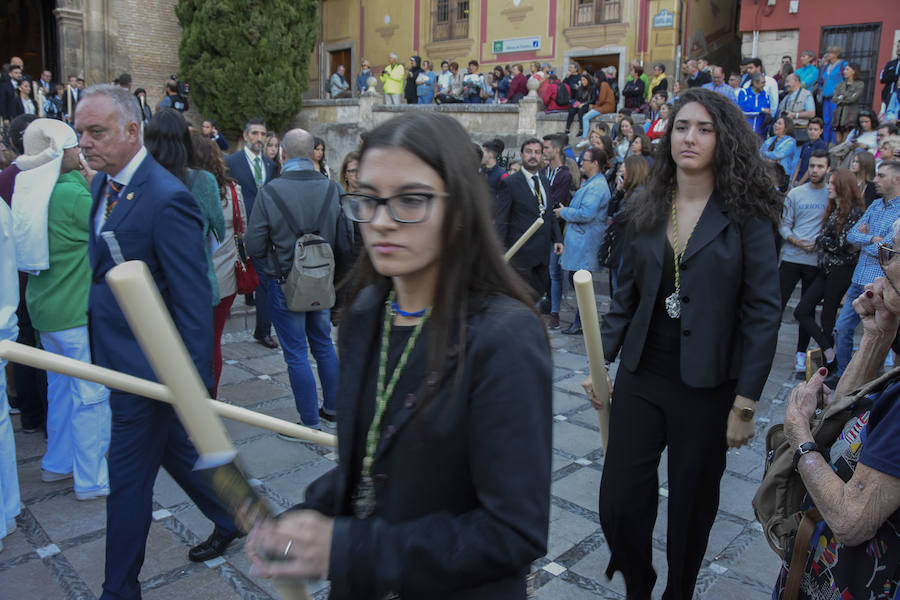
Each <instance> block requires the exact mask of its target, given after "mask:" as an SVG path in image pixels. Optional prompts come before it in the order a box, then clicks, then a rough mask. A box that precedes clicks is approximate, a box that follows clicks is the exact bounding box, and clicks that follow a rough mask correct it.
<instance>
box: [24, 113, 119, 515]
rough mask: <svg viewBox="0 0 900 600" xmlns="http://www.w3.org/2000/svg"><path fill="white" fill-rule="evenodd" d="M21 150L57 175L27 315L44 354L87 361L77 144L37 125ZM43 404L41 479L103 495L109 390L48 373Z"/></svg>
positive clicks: (83, 494) (51, 123) (86, 198)
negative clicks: (45, 264)
mask: <svg viewBox="0 0 900 600" xmlns="http://www.w3.org/2000/svg"><path fill="white" fill-rule="evenodd" d="M24 146H25V157H24V160H20V162H21V163H22V164H25V165H27V166H29V167H31V169H33V174H34V175H36V176H38V178H40V179H44V178H52V177H56V184H55V185H53V187H52V190H51V189H50V188H49V187H48V188H46V189H47V190H48V191H50V198H49V205H48V209H47V213H46V215H47V216H46V223H37V222H36V223H34V225H35V226H37V227H41V228H46V231H47V245H46V250H47V251H48V252H49V268H48V269H46V270H40V271H39V272H37V273H36V274H35V273H34V272H30V273H29V276H28V287H27V288H26V291H25V301H26V303H27V305H28V311H29V313H30V314H31V320H32V322H33V324H34V328H35V330H37V331H38V332H39V335H40V343H41V346H42V347H43V348H44V349H45V350H47V351H49V352H53V353H55V354H61V355H63V356H66V357H69V358H74V359H76V360H81V361H85V362H91V353H90V345H89V341H88V329H87V305H88V290H89V288H90V284H91V265H90V261H89V260H88V235H89V234H88V227H89V215H90V210H91V201H92V198H91V193H90V190H89V188H88V184H87V182H86V181H85V179H84V177H83V176H82V175H81V173H79V171H78V166H79V163H80V158H79V151H78V146H77V140H76V138H75V134H74V132H73V131H72V129H71V128H70V127H69V126H68V125H66V124H65V123H62V122H61V121H55V120H53V119H37V120H35V121H34V122H33V123H31V125H29V126H28V129H26V130H25V136H24ZM29 170H30V169H29ZM29 170H23V172H22V173H19V175H18V176H17V183H19V182H18V179H19V178H21V177H22V176H23V175H24V176H26V178H27V177H29V176H31V175H32V174H31V173H29ZM50 181H52V179H50ZM19 189H21V188H20V187H17V191H18V190H19ZM45 197H46V196H45ZM41 250H43V249H41ZM47 403H48V409H47V452H46V454H45V455H44V458H43V460H42V461H41V478H42V480H43V481H47V482H50V481H60V480H63V479H68V478H74V488H75V497H76V498H77V499H78V500H92V499H95V498H103V497H105V496H107V495H109V476H108V474H107V465H106V450H107V448H108V446H109V435H110V409H109V390H107V389H106V388H105V387H104V386H102V385H100V384H97V383H92V382H89V381H84V380H82V379H76V378H74V377H68V376H66V375H60V374H58V373H52V372H48V373H47Z"/></svg>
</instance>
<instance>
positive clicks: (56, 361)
mask: <svg viewBox="0 0 900 600" xmlns="http://www.w3.org/2000/svg"><path fill="white" fill-rule="evenodd" d="M0 358H5V359H6V360H8V361H10V362H14V363H19V364H23V365H28V366H31V367H34V368H36V369H44V370H47V371H53V372H54V373H62V374H63V375H68V376H70V377H77V378H78V379H84V380H86V381H93V382H96V383H99V384H102V385H105V386H106V387H109V388H114V389H117V390H122V391H123V392H128V393H131V394H134V395H136V396H143V397H144V398H151V399H153V400H159V401H160V402H166V403H167V404H173V403H174V400H173V398H172V392H171V390H169V388H168V387H166V386H165V385H163V384H161V383H156V382H155V381H147V380H146V379H141V378H140V377H135V376H134V375H128V374H126V373H120V372H119V371H113V370H112V369H106V368H104V367H98V366H96V365H92V364H90V363H86V362H82V361H80V360H75V359H73V358H68V357H65V356H62V355H60V354H53V353H52V352H47V351H45V350H38V349H37V348H32V347H31V346H26V345H25V344H17V343H16V342H11V341H8V340H3V341H0ZM204 395H205V394H204ZM207 400H208V402H209V403H210V405H212V408H213V410H214V411H215V412H216V414H217V415H219V416H220V417H224V418H226V419H230V420H232V421H238V422H240V423H246V424H247V425H253V426H255V427H260V428H262V429H268V430H269V431H274V432H275V433H282V434H284V435H289V436H291V437H295V438H300V439H302V440H305V441H307V442H312V443H314V444H321V445H323V446H329V447H332V448H334V447H335V446H337V437H336V436H334V435H332V434H330V433H325V432H324V431H319V430H317V429H311V428H309V427H304V426H302V425H297V424H296V423H291V422H289V421H284V420H282V419H276V418H275V417H270V416H269V415H264V414H262V413H258V412H255V411H252V410H248V409H246V408H242V407H240V406H234V405H232V404H226V403H225V402H220V401H219V400H211V399H209V398H207Z"/></svg>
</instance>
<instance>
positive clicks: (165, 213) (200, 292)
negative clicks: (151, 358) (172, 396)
mask: <svg viewBox="0 0 900 600" xmlns="http://www.w3.org/2000/svg"><path fill="white" fill-rule="evenodd" d="M107 180H108V177H107V176H106V175H104V174H103V173H98V174H97V175H96V176H95V177H94V181H93V185H92V186H91V188H92V189H91V193H92V195H93V197H94V203H93V205H92V207H91V221H90V223H91V225H90V231H91V236H90V241H89V252H90V259H91V267H92V269H93V273H94V275H93V282H92V283H91V292H90V299H89V303H88V313H89V317H90V319H89V321H90V328H91V344H92V351H93V358H94V363H96V364H98V365H100V366H103V367H108V368H110V369H115V370H116V371H122V372H124V373H128V374H130V375H136V376H138V377H142V378H144V379H150V380H152V381H157V377H156V375H155V374H154V372H153V369H152V368H151V367H150V363H149V362H147V358H146V357H145V356H144V353H143V351H142V350H141V348H140V345H139V344H138V342H137V340H136V339H135V337H134V334H133V333H132V331H131V328H130V327H129V326H128V322H127V321H126V320H125V315H124V314H123V313H122V310H121V309H120V308H119V304H118V303H117V302H116V299H115V297H114V296H113V293H112V290H111V289H110V287H109V285H107V283H106V279H105V276H106V273H107V271H109V270H110V269H111V268H113V267H114V266H115V265H116V264H118V262H119V261H122V260H125V261H128V260H142V261H144V262H145V263H147V267H148V268H149V269H150V273H151V275H152V276H153V280H154V281H155V282H156V286H157V287H158V288H159V291H160V294H161V295H162V297H163V301H164V302H165V303H166V308H167V309H168V310H169V312H170V313H171V315H172V319H173V320H174V321H175V327H176V329H178V332H179V333H180V334H181V336H182V338H183V339H184V343H185V345H186V346H187V349H188V352H190V355H191V358H192V359H193V361H194V365H195V366H196V367H197V370H198V371H199V373H200V376H201V377H202V378H203V381H204V383H205V384H206V386H207V387H212V383H213V381H212V379H213V378H212V343H213V326H212V325H213V311H212V307H211V306H210V305H209V298H210V295H211V294H212V290H211V289H210V283H209V278H208V276H207V264H206V254H205V251H204V244H205V243H206V242H205V241H204V239H203V217H202V216H201V214H200V207H199V206H198V205H197V202H196V200H194V197H193V196H192V195H191V193H190V192H189V191H188V189H187V188H186V187H185V186H184V184H183V183H182V182H181V181H180V180H179V179H178V178H176V177H175V176H174V175H172V174H171V173H169V172H168V171H167V170H166V169H164V168H163V167H162V166H160V164H159V163H157V162H156V161H155V160H154V159H153V157H152V156H150V155H149V154H148V155H147V157H146V158H145V159H144V161H143V162H142V163H141V164H140V166H139V167H138V169H137V171H136V172H135V174H134V177H132V179H131V182H130V183H129V184H128V186H127V187H125V188H124V189H123V190H122V191H121V193H120V196H119V201H118V203H117V204H116V206H115V208H114V209H113V211H112V213H111V214H110V215H109V218H108V219H107V220H106V223H105V224H104V225H103V228H102V229H101V231H100V236H97V235H96V233H95V227H94V222H95V221H94V217H95V215H96V212H97V210H102V208H100V207H102V206H103V199H104V196H105V193H106V186H107ZM116 246H117V247H118V252H119V253H120V254H121V256H120V257H117V256H115V254H116V249H115V248H116Z"/></svg>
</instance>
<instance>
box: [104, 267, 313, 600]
mask: <svg viewBox="0 0 900 600" xmlns="http://www.w3.org/2000/svg"><path fill="white" fill-rule="evenodd" d="M106 281H107V283H109V287H110V288H111V289H112V291H113V294H114V295H115V297H116V300H117V301H118V302H119V306H120V307H121V308H122V312H123V313H124V314H125V318H126V319H127V320H128V324H129V325H130V326H131V329H132V331H134V335H135V337H136V338H137V340H138V342H139V343H140V345H141V348H142V349H143V350H144V354H145V355H146V356H147V359H148V360H149V361H150V365H151V366H152V367H153V371H154V372H155V373H156V376H157V377H158V378H159V380H160V381H161V382H163V383H164V384H165V385H167V386H168V387H169V390H170V391H171V394H172V400H173V403H172V404H173V405H174V407H175V412H176V413H177V414H178V418H179V419H181V422H182V424H183V425H184V428H185V430H187V433H188V435H189V436H190V437H191V440H192V441H193V442H194V446H195V447H196V448H197V452H198V453H199V455H200V458H199V460H198V461H197V465H196V467H195V468H196V469H202V470H209V471H210V476H211V481H212V483H213V488H214V489H215V491H216V493H217V494H218V495H219V498H220V499H221V500H222V502H223V503H224V504H225V505H226V506H228V508H229V509H230V510H231V511H232V512H233V513H237V512H240V513H241V515H242V516H244V517H246V521H245V520H244V519H241V520H240V521H241V522H239V523H238V526H239V527H247V526H248V525H252V523H255V522H257V521H259V520H261V519H263V518H266V517H270V516H272V512H271V510H270V509H269V507H268V506H267V505H266V502H265V501H264V500H263V498H262V497H260V496H259V495H258V494H257V493H256V491H255V490H254V489H253V488H252V487H251V486H250V484H249V483H248V482H247V478H246V476H245V475H244V474H243V473H242V472H241V469H240V468H239V467H238V465H237V464H236V462H235V460H236V458H237V451H236V450H235V449H234V445H233V444H232V443H231V440H230V439H229V438H228V434H227V433H226V432H225V427H224V426H223V425H222V421H221V420H220V419H219V418H218V417H217V416H216V413H215V411H214V410H213V408H212V406H210V403H209V402H208V401H207V400H206V396H207V392H206V388H205V387H204V385H203V381H202V380H201V379H200V374H199V373H197V369H196V368H195V367H194V362H193V361H192V360H191V356H190V354H188V351H187V348H186V347H185V345H184V342H183V341H182V339H181V337H180V336H179V335H178V333H177V331H176V330H175V324H174V323H173V322H172V317H171V316H170V315H169V312H168V311H167V310H166V308H165V305H164V304H163V301H162V297H161V296H160V295H159V290H158V289H157V288H156V284H155V283H154V282H153V279H152V278H151V277H150V271H149V269H147V265H146V264H145V263H144V262H142V261H128V262H125V263H122V264H120V265H117V266H116V267H113V268H112V269H110V271H109V273H107V274H106ZM247 521H249V523H248V522H247ZM275 586H276V588H277V589H278V592H279V595H281V597H282V599H283V600H308V599H310V598H311V596H310V595H309V592H308V591H307V589H306V584H305V583H304V582H303V581H301V580H286V579H283V580H277V581H276V582H275Z"/></svg>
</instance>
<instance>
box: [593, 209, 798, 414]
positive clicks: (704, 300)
mask: <svg viewBox="0 0 900 600" xmlns="http://www.w3.org/2000/svg"><path fill="white" fill-rule="evenodd" d="M666 228H667V223H666V224H663V225H661V226H660V227H658V228H657V229H656V230H655V231H652V232H641V233H634V232H632V233H631V234H630V235H629V236H628V239H626V241H625V244H624V247H623V251H622V257H623V262H622V268H621V270H620V271H619V274H618V285H617V287H616V293H615V296H614V297H613V301H612V306H611V307H610V310H609V312H608V313H607V314H606V315H605V316H604V317H603V323H602V334H603V349H604V353H605V354H606V359H607V360H609V361H612V360H615V357H616V355H617V354H618V353H619V351H620V350H621V352H622V365H623V366H624V367H625V368H627V369H628V370H629V371H635V370H636V369H637V367H638V364H639V363H640V361H641V354H642V353H643V349H644V342H645V341H646V339H647V330H648V329H649V327H650V320H651V318H652V316H653V306H654V303H655V302H656V296H657V293H658V291H659V286H660V281H661V279H662V268H663V264H662V261H663V251H664V249H665V244H666V243H667V242H666ZM680 278H681V333H682V337H681V379H682V380H683V381H684V383H686V384H687V385H690V386H693V387H700V388H710V387H715V386H718V385H721V384H723V383H725V382H726V381H728V380H737V388H736V393H737V394H739V395H741V396H746V397H747V398H750V399H751V400H758V399H759V397H760V395H761V394H762V390H763V386H764V385H765V383H766V379H767V378H768V376H769V370H770V369H771V368H772V359H773V358H774V356H775V346H776V343H777V340H778V327H779V325H780V324H781V291H780V289H779V285H778V256H777V254H776V251H775V230H774V226H773V224H772V223H771V222H770V221H767V220H765V219H762V218H755V219H752V220H750V221H748V222H746V223H744V224H742V225H738V224H735V223H733V222H732V221H731V220H730V219H729V218H728V211H727V210H726V209H725V206H724V204H723V203H722V200H721V199H720V198H719V197H718V195H717V194H716V193H713V195H712V196H711V197H710V199H709V202H708V203H707V205H706V208H705V209H704V211H703V214H702V215H701V216H700V220H699V221H698V222H697V227H696V229H695V230H694V233H693V235H692V236H691V238H690V240H689V241H688V245H687V250H686V251H685V253H684V256H683V258H682V261H681V263H680Z"/></svg>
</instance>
